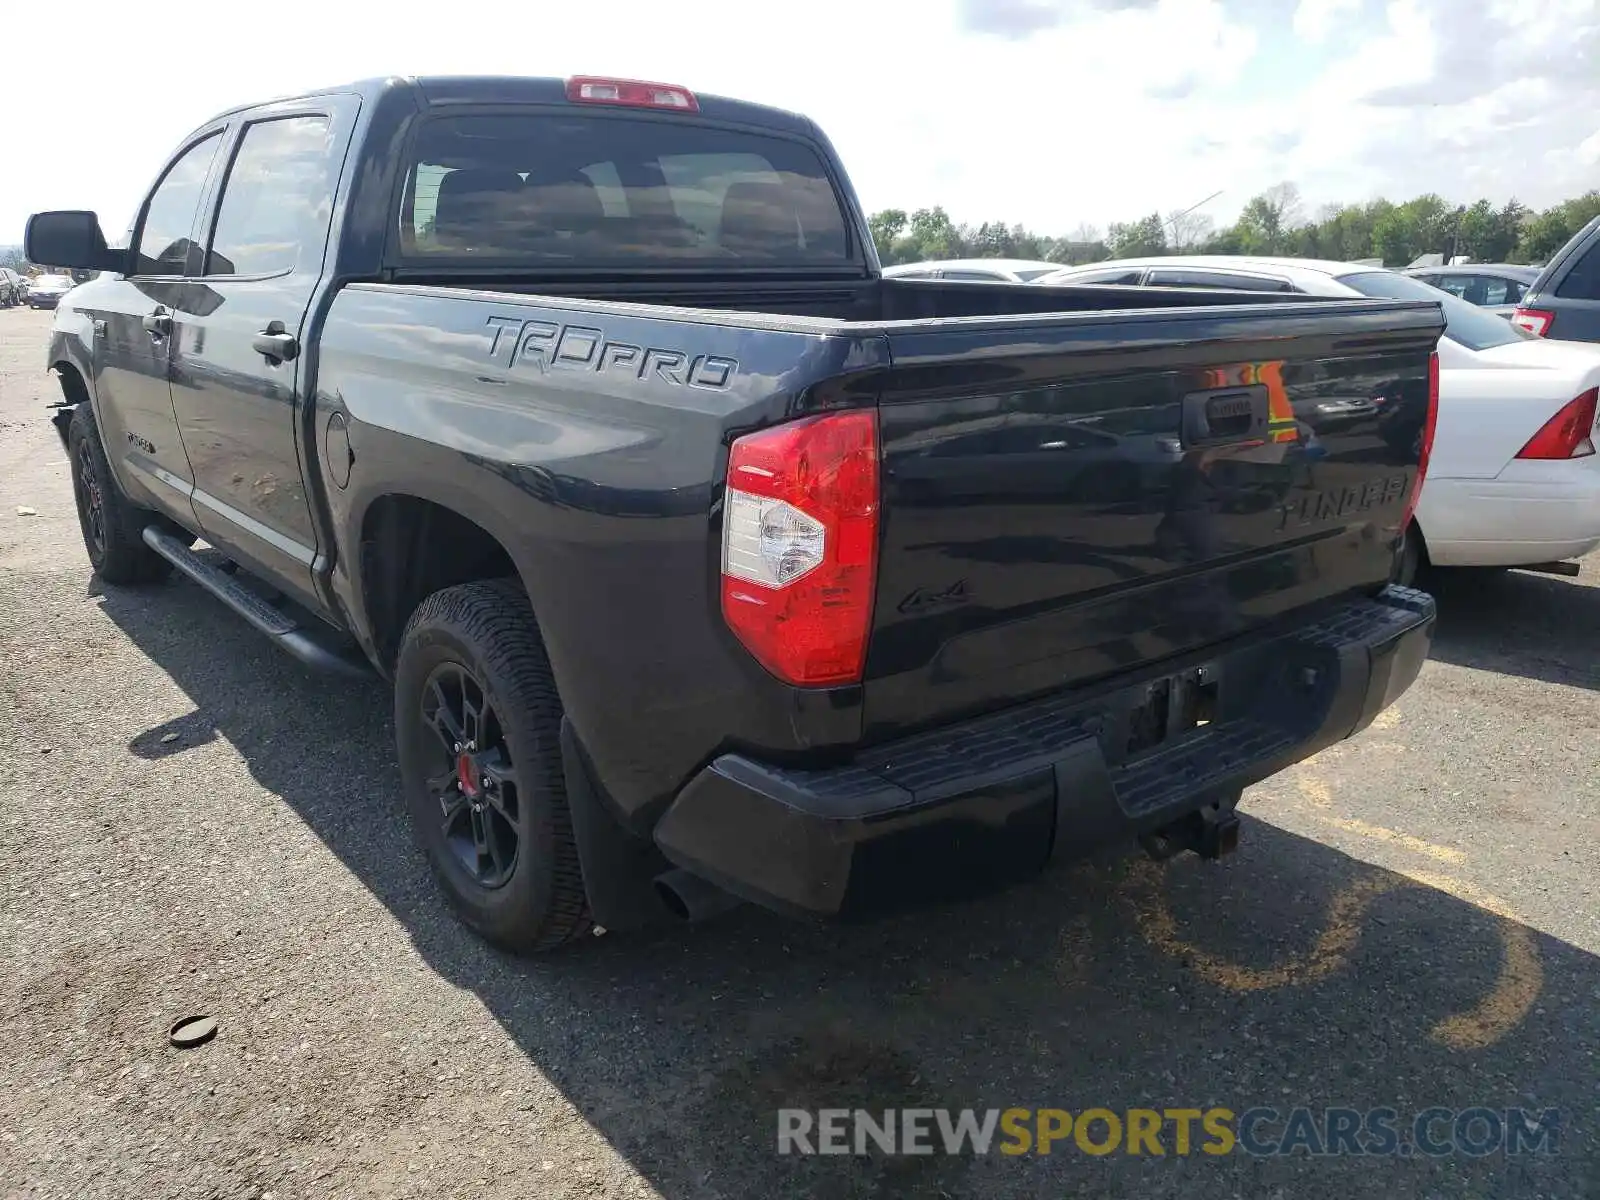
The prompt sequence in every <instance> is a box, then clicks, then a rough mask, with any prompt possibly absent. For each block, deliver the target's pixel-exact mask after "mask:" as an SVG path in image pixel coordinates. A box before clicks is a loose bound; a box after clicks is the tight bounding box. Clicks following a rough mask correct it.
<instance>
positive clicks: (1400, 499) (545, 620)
mask: <svg viewBox="0 0 1600 1200" xmlns="http://www.w3.org/2000/svg"><path fill="white" fill-rule="evenodd" d="M27 236H28V247H27V248H28V253H29V256H30V257H31V258H32V259H33V260H35V261H39V262H50V263H59V264H62V265H65V266H72V267H78V268H83V269H88V270H95V271H99V272H102V273H101V274H99V275H98V276H97V277H96V278H94V279H93V280H92V281H91V282H88V283H85V284H83V285H82V286H81V287H78V288H77V289H75V290H74V291H73V292H72V293H71V294H70V295H69V296H68V297H67V298H66V299H65V300H63V302H62V304H61V308H60V310H59V312H58V315H57V317H56V322H55V329H54V334H53V336H52V338H51V342H50V349H49V360H48V362H49V366H50V367H51V368H52V369H53V370H54V371H55V373H56V374H57V376H58V378H59V381H60V385H61V399H60V401H59V402H58V405H57V407H58V409H59V411H58V412H57V414H56V417H55V420H56V423H57V428H58V429H59V430H60V432H61V435H62V438H63V440H64V442H65V443H66V445H67V447H68V451H69V458H70V461H71V464H72V475H73V482H74V486H75V489H76V495H77V503H78V507H79V512H80V516H81V518H82V527H83V534H84V541H85V544H86V546H87V548H88V553H89V559H90V561H91V563H92V564H93V566H94V568H95V570H96V571H98V572H99V575H100V577H101V578H102V579H103V580H104V581H105V582H106V583H108V584H138V583H147V582H153V581H157V580H160V579H162V578H163V577H164V576H165V575H167V574H168V573H169V571H170V570H171V569H172V568H176V569H177V570H178V571H179V572H181V573H182V574H184V575H186V576H188V577H190V578H191V579H192V580H194V581H195V582H196V583H198V584H199V585H200V586H202V587H203V588H205V589H207V590H208V591H210V592H211V593H213V594H214V595H215V596H216V597H217V598H219V599H220V600H222V601H223V602H224V603H226V604H228V605H230V606H231V607H232V608H233V609H234V610H236V612H237V613H238V615H239V616H240V617H241V618H242V619H243V620H244V621H246V622H248V623H249V624H250V625H252V626H254V627H255V628H256V629H257V630H259V631H260V632H262V633H264V634H266V635H267V636H269V637H271V638H274V639H276V640H277V641H278V642H279V643H280V644H281V645H282V646H283V647H284V648H285V649H287V650H288V651H290V652H291V653H293V654H295V655H297V656H299V657H300V658H302V659H304V660H306V661H307V662H309V663H313V664H317V665H320V666H324V667H329V668H334V669H345V668H347V667H351V666H352V665H353V664H354V665H357V666H359V668H360V669H362V670H367V669H372V668H375V669H376V670H377V671H378V672H379V673H381V674H382V675H383V676H384V677H385V678H387V679H389V680H390V681H392V684H393V690H394V718H395V731H396V740H397V745H398V755H399V761H400V768H401V777H402V779H403V784H404V788H405V791H406V799H407V803H408V805H409V810H410V813H411V816H412V819H413V821H414V823H415V827H416V833H417V836H418V839H419V841H420V842H421V844H422V845H423V847H424V848H425V849H426V851H427V854H428V857H429V859H430V861H431V863H432V865H433V867H434V869H435V871H436V873H437V875H438V877H439V879H440V881H441V883H442V886H443V890H444V891H445V892H446V894H447V895H448V897H449V898H450V900H451V901H452V902H453V903H454V904H455V905H456V907H457V908H458V910H459V911H460V912H461V913H462V914H463V916H464V919H465V920H466V921H467V922H468V923H469V924H470V925H471V926H472V927H473V928H475V929H477V930H478V931H480V932H481V933H482V934H483V935H485V936H486V937H488V938H490V939H492V940H494V941H496V942H498V943H500V944H502V945H505V946H508V947H511V948H513V949H518V950H523V951H535V950H543V949H549V948H553V947H555V946H557V945H559V944H561V943H564V942H567V941H570V940H571V939H573V938H575V937H577V936H579V935H581V934H583V933H585V932H587V931H589V930H590V929H591V928H592V927H593V926H594V925H595V924H599V925H601V926H604V927H606V928H611V929H616V928H627V927H631V926H637V925H639V924H642V923H645V922H648V921H651V920H654V919H656V916H657V914H674V913H675V914H677V915H678V916H689V917H697V916H701V915H704V914H707V913H710V912H712V911H715V910H716V909H718V908H720V907H725V906H726V905H727V904H729V903H731V902H732V901H733V899H735V898H742V899H745V900H750V901H755V902H757V903H760V904H764V905H766V906H768V907H771V908H774V909H777V910H780V911H786V912H790V913H794V914H815V915H821V916H843V915H853V914H858V913H866V912H871V911H877V910H881V909H882V908H884V907H885V906H889V905H896V904H899V903H903V902H905V901H908V900H911V899H923V898H928V897H934V896H948V895H951V894H952V893H953V892H959V891H965V890H968V889H973V888H982V887H990V886H994V885H997V884H999V883H1003V882H1005V881H1007V880H1010V879H1014V878H1017V877H1021V876H1026V875H1028V874H1029V873H1032V872H1037V871H1039V870H1040V869H1042V868H1044V867H1045V866H1046V865H1047V864H1048V863H1049V862H1050V861H1051V860H1055V859H1061V858H1064V857H1069V856H1072V855H1075V854H1079V853H1081V852H1083V851H1085V850H1087V849H1090V848H1092V847H1095V846H1097V845H1100V844H1102V843H1105V842H1107V841H1109V840H1113V839H1119V838H1125V839H1127V840H1128V841H1129V842H1130V843H1132V842H1133V841H1134V840H1135V839H1138V840H1140V841H1142V842H1143V843H1144V845H1145V847H1146V849H1147V850H1149V851H1150V852H1151V853H1154V854H1157V855H1164V854H1169V853H1175V852H1177V851H1180V850H1185V849H1187V850H1194V851H1198V852H1200V853H1202V854H1205V855H1216V854H1220V853H1224V852H1226V851H1227V850H1229V849H1231V848H1232V846H1233V844H1234V842H1235V840H1236V838H1237V829H1238V822H1237V818H1236V817H1235V815H1234V808H1235V805H1236V803H1237V801H1238V798H1239V794H1240V791H1241V789H1243V788H1244V787H1246V786H1248V785H1249V784H1251V783H1254V782H1256V781H1258V780H1260V779H1263V778H1265V777H1266V776H1268V775H1271V774H1272V773H1273V772H1275V771H1279V770H1281V769H1283V768H1284V767H1286V766H1288V765H1289V764H1291V763H1294V762H1296V761H1298V760H1300V759H1303V758H1305V757H1306V756H1308V755H1310V754H1313V753H1315V752H1316V751H1317V750H1319V749H1320V748H1322V747H1324V746H1327V745H1329V744H1330V743H1332V742H1335V741H1338V740H1339V739H1342V738H1346V737H1349V736H1351V735H1352V734H1354V733H1356V732H1357V731H1359V730H1361V729H1362V728H1364V727H1365V726H1366V725H1367V723H1368V722H1370V721H1371V720H1372V718H1373V716H1374V715H1375V714H1376V713H1378V712H1379V710H1381V709H1382V708H1383V707H1384V706H1385V705H1387V704H1389V703H1390V702H1391V701H1393V700H1394V699H1395V698H1396V697H1397V696H1399V695H1400V693H1401V692H1403V691H1404V690H1405V689H1406V688H1407V687H1408V686H1409V685H1410V684H1411V683H1412V681H1413V680H1414V679H1415V677H1416V675H1417V672H1418V670H1419V668H1420V666H1421V664H1422V662H1423V660H1424V659H1425V658H1426V656H1427V653H1428V647H1429V642H1430V638H1431V636H1432V628H1433V621H1434V608H1433V602H1432V600H1431V599H1430V598H1429V597H1427V596H1426V595H1424V594H1422V593H1419V592H1416V591H1412V590H1408V589H1403V588H1398V587H1394V586H1390V578H1391V570H1392V567H1393V563H1394V558H1395V549H1396V547H1397V545H1398V544H1399V539H1400V536H1401V533H1402V530H1403V528H1404V526H1405V524H1406V522H1407V521H1408V519H1409V516H1410V513H1411V511H1412V508H1413V506H1414V505H1415V503H1416V500H1417V496H1418V492H1419V490H1420V488H1421V486H1422V479H1423V474H1424V470H1425V466H1426V456H1427V453H1428V446H1429V444H1430V441H1431V438H1432V431H1433V414H1434V410H1435V404H1436V396H1437V375H1436V359H1435V357H1434V347H1435V343H1436V341H1437V339H1438V337H1439V334H1440V332H1441V329H1442V327H1443V319H1442V317H1441V314H1440V311H1439V308H1438V306H1437V305H1431V304H1426V303H1397V302H1386V301H1368V300H1350V301H1327V300H1320V299H1302V298H1295V297H1291V296H1288V295H1275V294H1265V293H1242V292H1241V293H1228V292H1218V291H1214V290H1206V291H1194V292H1186V291H1179V290H1168V289H1148V290H1146V289H1120V288H1112V287H1063V288H1041V287H1034V286H1025V285H1017V286H1012V285H1006V284H976V283H958V282H945V281H931V282H930V281H916V280H893V279H884V278H883V277H882V274H881V272H880V269H879V263H878V258H877V254H876V252H875V250H874V248H873V245H872V241H871V239H870V236H869V234H868V230H867V224H866V221H865V219H864V217H863V213H862V210H861V207H860V205H859V203H858V201H857V199H856V197H855V195H854V192H853V190H852V188H851V185H850V182H849V180H848V178H847V177H846V175H845V173H844V170H843V168H842V167H841V166H840V164H839V161H838V159H837V157H836V155H835V154H834V152H833V149H832V147H831V146H830V145H829V143H828V141H827V139H826V138H825V137H824V136H823V134H822V133H821V132H819V131H818V129H817V128H816V126H815V125H813V124H812V123H811V122H810V121H808V120H806V119H805V118H803V117H800V116H795V115H792V114H790V113H786V112H780V111H776V110H773V109H769V108H765V107H760V106H756V105H751V104H746V103H740V102H735V101H732V100H726V99H718V98H714V97H710V96H698V95H695V94H694V93H692V92H690V91H688V90H686V89H684V88H680V87H673V86H666V85H660V84H646V83H637V82H631V81H625V80H613V79H599V78H592V77H586V78H577V79H569V80H539V79H498V78H434V79H386V80H381V81H375V82H369V83H362V84H357V85H352V86H347V87H340V88H334V89H330V90H327V91H322V92H317V93H314V94H309V95H304V96H298V97H295V98H292V99H285V100H277V101H273V102H271V103H267V104H262V105H258V106H254V107H248V108H241V109H237V110H234V111H231V112H228V113H224V114H222V115H221V116H219V117H217V118H216V119H215V120H213V121H210V122H208V123H207V124H205V125H204V126H202V127H201V128H199V129H197V130H196V131H195V132H194V133H193V134H191V135H190V136H189V137H187V138H185V139H184V140H183V142H182V144H181V145H180V146H179V147H178V148H177V150H176V152H175V153H174V154H173V155H172V157H171V159H170V161H169V162H168V163H167V164H166V166H165V167H164V168H163V169H162V171H161V173H160V175H159V176H158V178H157V180H156V182H155V183H154V185H153V186H152V188H151V189H150V192H149V195H148V197H147V198H146V200H145V201H144V203H143V205H142V206H141V208H140V210H139V214H138V217H137V219H136V221H135V223H134V225H133V227H132V229H131V230H130V231H129V237H128V241H127V245H126V246H125V247H122V248H110V247H109V246H108V244H107V240H106V238H105V236H104V235H103V233H102V231H101V229H100V225H99V222H98V220H97V218H96V217H95V215H94V214H93V213H88V212H52V213H41V214H37V215H35V216H34V217H33V218H32V220H31V221H30V223H29V228H28V235H27ZM1329 397H1354V398H1357V399H1359V400H1360V401H1361V404H1360V406H1359V411H1360V413H1361V414H1362V415H1360V416H1359V418H1358V419H1354V420H1350V419H1346V418H1341V419H1339V420H1337V421H1334V420H1331V419H1330V420H1328V421H1327V422H1325V423H1322V424H1319V421H1320V420H1321V418H1320V417H1319V414H1320V413H1323V412H1325V411H1338V412H1341V413H1344V412H1347V411H1351V410H1350V406H1342V407H1341V406H1334V407H1332V408H1330V406H1329V405H1328V404H1327V403H1326V401H1327V399H1328V398H1329ZM200 542H203V543H204V546H200V547H197V543H200Z"/></svg>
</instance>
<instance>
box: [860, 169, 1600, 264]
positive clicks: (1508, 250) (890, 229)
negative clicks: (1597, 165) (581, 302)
mask: <svg viewBox="0 0 1600 1200" xmlns="http://www.w3.org/2000/svg"><path fill="white" fill-rule="evenodd" d="M1596 215H1600V191H1589V192H1585V193H1584V194H1583V195H1581V196H1577V197H1575V198H1573V199H1571V200H1565V201H1563V202H1562V203H1560V204H1557V205H1554V206H1552V207H1550V208H1547V209H1545V210H1543V211H1542V212H1535V211H1534V210H1532V209H1529V208H1528V207H1526V206H1525V205H1523V204H1521V203H1519V202H1518V201H1516V200H1511V201H1510V202H1508V203H1506V204H1504V205H1501V206H1499V207H1496V206H1495V205H1493V204H1491V203H1490V202H1489V201H1488V200H1478V201H1476V202H1474V203H1473V204H1470V205H1467V204H1453V203H1451V202H1450V201H1448V200H1446V199H1445V198H1444V197H1443V196H1440V195H1437V194H1435V193H1432V192H1430V193H1428V194H1427V195H1425V196H1418V197H1416V198H1415V199H1413V200H1407V201H1405V202H1404V203H1402V204H1395V203H1392V202H1390V201H1388V200H1371V201H1368V202H1367V203H1365V204H1331V205H1328V206H1326V207H1324V208H1322V209H1321V210H1319V211H1318V212H1317V213H1316V214H1315V215H1314V216H1312V217H1307V215H1306V214H1305V211H1304V206H1303V204H1302V202H1301V199H1300V192H1299V189H1298V188H1297V187H1296V186H1295V185H1294V184H1292V183H1280V184H1278V185H1277V186H1275V187H1271V188H1268V189H1267V190H1266V191H1264V192H1262V193H1261V194H1260V195H1259V196H1253V197H1251V199H1250V202H1249V203H1248V204H1246V205H1245V206H1244V210H1243V211H1242V212H1241V213H1240V214H1239V219H1238V220H1236V221H1235V222H1234V223H1233V224H1232V225H1228V226H1226V227H1223V228H1218V227H1217V225H1216V223H1215V222H1214V221H1212V219H1211V218H1210V217H1208V216H1206V215H1205V214H1203V213H1198V212H1194V211H1192V210H1185V211H1178V212H1173V213H1170V214H1168V215H1167V216H1162V215H1161V213H1160V212H1153V213H1151V214H1149V215H1148V216H1145V217H1141V218H1139V219H1138V220H1135V221H1128V222H1114V223H1113V224H1111V225H1109V226H1107V227H1106V228H1105V229H1104V230H1100V229H1097V228H1095V227H1093V226H1090V225H1080V226H1079V227H1078V228H1077V229H1075V230H1073V231H1072V232H1071V233H1069V234H1067V235H1066V236H1065V237H1052V236H1049V235H1047V234H1041V233H1034V232H1033V231H1031V230H1028V229H1025V228H1023V227H1022V226H1021V225H1008V224H1006V223H1005V222H1003V221H985V222H983V223H982V224H980V225H970V224H957V223H955V222H954V221H952V220H951V219H950V215H949V214H948V213H947V212H945V210H944V209H943V208H942V207H934V208H919V209H917V210H916V211H915V212H910V213H908V212H906V211H905V210H904V209H900V208H889V209H884V210H883V211H882V212H877V213H873V214H872V216H871V217H870V218H869V219H868V220H869V224H870V225H871V228H872V237H873V240H874V241H875V242H876V243H877V246H878V255H879V257H880V258H881V259H882V260H883V263H884V265H885V266H890V265H893V264H895V263H911V262H928V261H932V260H937V259H945V258H1030V259H1036V260H1044V261H1047V262H1058V263H1061V264H1063V265H1066V266H1078V265H1081V264H1083V263H1092V262H1102V261H1104V260H1106V259H1110V258H1136V257H1144V256H1148V255H1157V254H1252V255H1284V256H1289V257H1294V258H1324V259H1332V260H1335V261H1339V262H1352V261H1355V260H1357V259H1382V260H1383V263H1384V265H1385V266H1389V267H1404V266H1407V265H1409V264H1410V263H1412V262H1414V261H1415V260H1416V259H1417V258H1418V257H1420V256H1421V255H1424V254H1442V255H1444V256H1445V257H1446V258H1447V259H1448V258H1449V257H1451V256H1454V255H1465V256H1469V257H1471V258H1472V259H1473V260H1474V261H1476V262H1517V263H1543V262H1545V261H1546V260H1547V259H1548V258H1549V257H1550V256H1551V255H1552V254H1554V253H1555V252H1556V251H1557V250H1559V249H1561V247H1562V246H1563V245H1565V244H1566V242H1567V239H1568V238H1570V237H1571V236H1572V235H1573V234H1574V233H1576V232H1577V231H1578V230H1579V229H1581V228H1583V226H1584V225H1585V224H1587V223H1588V221H1589V220H1590V219H1591V218H1592V217H1594V216H1596Z"/></svg>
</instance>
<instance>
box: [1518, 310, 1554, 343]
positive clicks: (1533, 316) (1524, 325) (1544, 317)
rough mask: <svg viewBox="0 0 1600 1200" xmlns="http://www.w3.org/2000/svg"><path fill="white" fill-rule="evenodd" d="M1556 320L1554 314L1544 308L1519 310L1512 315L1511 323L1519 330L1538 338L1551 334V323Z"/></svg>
mask: <svg viewBox="0 0 1600 1200" xmlns="http://www.w3.org/2000/svg"><path fill="white" fill-rule="evenodd" d="M1555 319H1556V315H1555V313H1553V312H1547V311H1546V310H1545V309H1542V308H1519V309H1517V311H1516V312H1514V313H1512V314H1511V323H1512V324H1513V325H1515V326H1516V327H1517V328H1518V329H1526V330H1527V331H1528V332H1529V333H1531V334H1535V335H1537V336H1538V337H1545V336H1546V335H1548V334H1549V332H1550V322H1552V321H1554V320H1555Z"/></svg>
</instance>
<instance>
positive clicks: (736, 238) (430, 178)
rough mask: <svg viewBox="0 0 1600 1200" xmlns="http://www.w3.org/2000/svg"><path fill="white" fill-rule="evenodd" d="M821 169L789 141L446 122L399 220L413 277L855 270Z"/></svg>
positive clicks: (698, 131)
mask: <svg viewBox="0 0 1600 1200" xmlns="http://www.w3.org/2000/svg"><path fill="white" fill-rule="evenodd" d="M848 230H849V223H848V222H847V220H846V218H845V213H844V208H843V206H842V205H841V203H840V200H839V196H838V194H837V192H836V190H835V188H834V186H833V183H832V181H831V180H830V178H829V174H828V170H827V167H826V166H825V164H824V162H823V160H822V158H821V156H820V155H819V154H818V153H817V151H816V150H815V149H813V148H812V147H811V146H810V145H808V144H807V143H805V142H803V141H800V140H797V139H793V138H789V137H784V136H781V135H778V134H765V133H758V132H751V131H748V130H742V129H732V128H727V127H717V126H710V125H704V124H694V123H692V122H688V121H684V120H683V119H681V118H673V119H659V118H658V119H651V118H644V117H634V116H616V115H611V114H592V115H591V114H566V113H557V112H549V111H544V112H529V113H526V114H515V115H505V114H494V115H489V114H481V115H462V116H451V117H436V118H433V119H431V120H429V121H427V122H426V123H425V124H424V125H423V126H422V127H421V129H420V130H419V133H418V136H417V138H416V140H415V142H414V145H413V150H412V161H411V162H410V164H409V166H408V170H407V180H406V189H405V194H404V197H403V199H402V202H401V210H400V229H399V233H400V253H401V257H402V259H403V260H405V261H407V262H409V263H412V264H422V263H435V262H441V261H445V260H453V261H457V262H462V261H469V262H493V263H496V264H507V265H511V264H525V265H527V266H530V267H540V266H543V267H559V266H560V265H562V264H571V265H577V266H582V267H598V266H604V265H607V264H616V265H619V266H620V265H635V266H637V265H641V264H657V265H660V266H664V267H690V268H701V269H718V268H722V269H726V268H729V267H740V266H750V267H762V268H773V267H785V266H792V267H806V268H817V267H827V266H830V265H831V266H835V267H839V266H845V265H849V264H853V263H855V262H857V261H858V259H857V258H856V257H855V255H856V254H857V250H856V248H855V247H853V246H852V244H851V237H850V235H849V232H848Z"/></svg>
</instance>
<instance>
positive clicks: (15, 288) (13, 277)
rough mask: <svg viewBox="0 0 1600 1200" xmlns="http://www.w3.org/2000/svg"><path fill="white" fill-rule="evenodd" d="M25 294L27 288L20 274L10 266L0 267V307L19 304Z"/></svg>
mask: <svg viewBox="0 0 1600 1200" xmlns="http://www.w3.org/2000/svg"><path fill="white" fill-rule="evenodd" d="M26 294H27V288H26V287H24V286H23V283H22V276H21V275H18V274H17V273H16V272H15V271H13V270H12V269H11V268H10V267H0V308H10V307H11V306H12V305H14V304H21V303H22V298H23V297H24V296H25V295H26Z"/></svg>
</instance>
